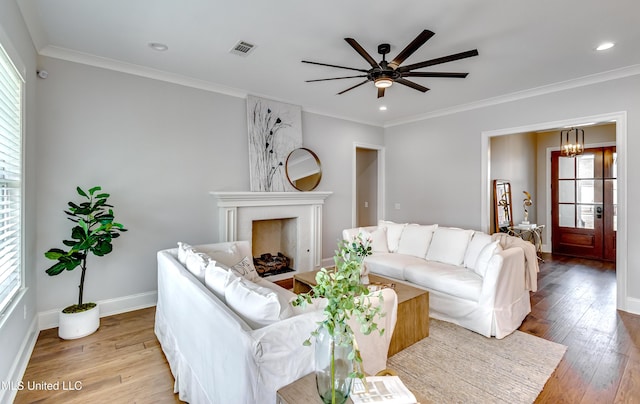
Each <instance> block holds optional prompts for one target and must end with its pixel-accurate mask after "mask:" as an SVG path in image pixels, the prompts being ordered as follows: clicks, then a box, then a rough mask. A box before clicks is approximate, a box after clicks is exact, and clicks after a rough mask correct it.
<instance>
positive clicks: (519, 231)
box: [507, 224, 544, 261]
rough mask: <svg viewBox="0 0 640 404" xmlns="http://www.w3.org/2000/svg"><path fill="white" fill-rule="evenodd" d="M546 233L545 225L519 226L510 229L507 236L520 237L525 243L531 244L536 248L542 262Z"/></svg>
mask: <svg viewBox="0 0 640 404" xmlns="http://www.w3.org/2000/svg"><path fill="white" fill-rule="evenodd" d="M543 231H544V225H543V224H541V225H530V226H529V225H527V226H524V225H517V226H511V227H509V228H508V231H507V234H509V235H510V236H516V237H520V238H521V239H523V240H525V241H529V242H531V243H532V244H533V245H534V246H535V247H536V254H537V255H538V259H539V260H540V261H544V260H543V259H542V232H543Z"/></svg>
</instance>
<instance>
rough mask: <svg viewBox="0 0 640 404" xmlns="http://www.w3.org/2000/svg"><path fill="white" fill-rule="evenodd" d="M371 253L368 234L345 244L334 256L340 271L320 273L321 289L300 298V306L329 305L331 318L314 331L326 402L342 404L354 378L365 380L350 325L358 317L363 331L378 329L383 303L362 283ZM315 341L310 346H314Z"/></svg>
mask: <svg viewBox="0 0 640 404" xmlns="http://www.w3.org/2000/svg"><path fill="white" fill-rule="evenodd" d="M368 255H371V240H370V239H369V238H367V237H366V236H365V235H364V234H363V233H360V234H358V235H357V236H355V237H354V238H353V239H351V240H340V241H339V242H338V250H337V251H336V255H335V258H334V261H335V269H326V268H322V269H321V270H320V271H319V272H318V273H317V275H316V285H315V286H313V287H312V288H311V291H310V292H308V293H303V294H301V295H298V298H297V299H296V300H295V301H294V305H302V306H304V305H306V304H308V303H309V304H310V303H311V302H312V298H313V297H323V298H325V299H326V301H327V305H326V307H325V308H324V314H325V319H324V321H322V322H320V324H319V326H318V328H317V329H316V330H315V331H314V332H313V333H312V336H313V337H315V338H316V384H317V388H318V393H319V394H320V397H321V399H322V401H323V402H324V403H332V404H336V403H338V404H340V403H344V402H345V401H346V400H347V398H348V397H349V393H350V390H351V379H352V378H354V377H359V378H362V377H363V376H364V374H363V372H362V357H361V356H360V352H359V351H358V347H357V344H356V343H355V338H354V334H353V330H352V329H351V327H350V326H349V324H348V323H347V320H348V319H349V318H351V317H355V318H356V320H357V322H358V323H359V324H360V331H361V332H362V333H363V334H365V335H368V334H370V333H371V332H373V331H379V332H380V334H381V335H382V333H383V332H384V329H378V325H377V324H376V323H375V322H374V320H375V318H376V316H383V315H384V313H380V306H381V304H380V302H381V300H382V297H381V296H380V297H379V298H378V302H377V304H375V303H376V302H372V301H371V300H372V299H371V297H370V296H369V289H368V287H367V286H366V285H363V284H362V283H361V282H360V275H361V267H362V264H363V260H364V258H365V257H366V256H368ZM310 344H311V341H310V339H308V340H306V341H305V345H310Z"/></svg>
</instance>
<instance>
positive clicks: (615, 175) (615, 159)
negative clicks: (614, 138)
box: [611, 152, 618, 178]
mask: <svg viewBox="0 0 640 404" xmlns="http://www.w3.org/2000/svg"><path fill="white" fill-rule="evenodd" d="M611 164H612V165H611V175H612V177H613V178H618V153H616V152H613V162H612V163H611Z"/></svg>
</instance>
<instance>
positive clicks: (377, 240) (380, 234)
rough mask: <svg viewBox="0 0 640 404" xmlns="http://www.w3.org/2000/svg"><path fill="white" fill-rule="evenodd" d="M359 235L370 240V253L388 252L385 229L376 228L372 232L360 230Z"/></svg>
mask: <svg viewBox="0 0 640 404" xmlns="http://www.w3.org/2000/svg"><path fill="white" fill-rule="evenodd" d="M360 233H362V234H364V236H365V237H368V238H369V239H370V240H371V251H372V252H383V253H388V252H389V245H388V242H387V228H386V227H378V228H376V229H375V230H374V231H372V232H369V231H366V230H364V229H360Z"/></svg>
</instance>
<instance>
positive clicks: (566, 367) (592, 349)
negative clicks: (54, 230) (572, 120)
mask: <svg viewBox="0 0 640 404" xmlns="http://www.w3.org/2000/svg"><path fill="white" fill-rule="evenodd" d="M540 269H541V272H540V274H539V291H538V292H537V293H534V294H532V297H531V301H532V306H533V309H532V312H531V314H530V315H529V316H528V317H527V318H526V320H525V321H524V323H523V325H522V327H521V328H520V330H521V331H524V332H528V333H530V334H534V335H537V336H539V337H542V338H545V339H548V340H551V341H555V342H558V343H561V344H564V345H567V346H568V347H569V349H568V350H567V353H566V354H565V356H564V358H563V359H562V361H561V362H560V364H559V365H558V368H557V369H556V371H555V372H554V373H553V375H552V376H551V378H550V379H549V381H548V382H547V384H546V385H545V388H544V390H543V391H542V393H540V395H539V397H538V399H537V400H536V403H572V404H573V403H576V404H577V403H640V316H636V315H631V314H627V313H624V312H619V311H616V309H615V294H616V292H615V290H616V285H615V270H614V266H613V265H612V264H606V263H600V262H597V261H590V260H581V259H575V258H566V257H560V256H553V257H552V256H550V255H546V256H545V263H543V264H541V267H540ZM154 313H155V310H154V308H149V309H144V310H138V311H133V312H129V313H124V314H119V315H115V316H110V317H105V318H102V319H101V326H100V329H99V330H98V332H96V333H95V334H93V335H91V336H89V337H85V338H82V339H79V340H73V341H63V340H60V339H59V338H58V337H57V329H51V330H44V331H41V332H40V336H39V338H38V341H37V343H36V347H35V349H34V352H33V355H32V357H31V360H30V362H29V365H28V367H27V370H26V372H25V375H24V378H23V381H24V383H25V385H26V383H27V382H28V381H31V382H42V381H45V382H48V383H54V382H56V381H60V382H61V383H63V382H64V383H66V384H67V386H69V385H70V386H73V385H74V383H75V382H76V381H78V382H81V384H82V389H81V390H76V391H73V390H71V391H70V390H66V391H64V390H58V391H42V390H39V391H38V390H35V391H34V390H31V391H29V390H27V389H25V390H23V391H20V392H18V395H17V397H16V401H15V402H16V403H167V402H170V403H174V402H179V400H178V398H177V396H176V395H175V394H173V377H172V376H171V372H170V370H169V366H168V364H167V362H166V360H165V357H164V355H163V353H162V350H161V348H160V346H159V344H158V341H157V340H156V338H155V335H154V333H153V322H154Z"/></svg>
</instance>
